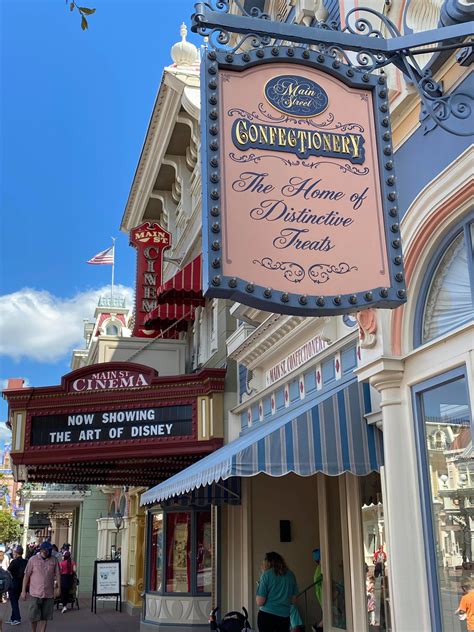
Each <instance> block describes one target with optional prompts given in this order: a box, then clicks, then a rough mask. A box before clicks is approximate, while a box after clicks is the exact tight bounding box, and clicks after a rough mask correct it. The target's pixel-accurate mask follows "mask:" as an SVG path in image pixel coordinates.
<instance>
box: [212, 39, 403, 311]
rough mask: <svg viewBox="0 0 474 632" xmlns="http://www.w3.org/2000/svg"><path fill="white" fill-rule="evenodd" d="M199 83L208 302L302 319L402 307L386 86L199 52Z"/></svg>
mask: <svg viewBox="0 0 474 632" xmlns="http://www.w3.org/2000/svg"><path fill="white" fill-rule="evenodd" d="M201 83H202V92H203V95H202V97H203V98H202V102H203V104H205V106H203V108H202V129H203V133H204V135H205V137H204V139H203V143H202V147H203V195H204V203H203V208H204V221H203V224H204V248H203V251H204V255H205V257H207V265H205V266H204V275H205V280H204V287H205V291H206V294H207V295H208V296H214V297H223V298H230V299H233V300H236V301H239V302H241V303H244V304H247V305H251V306H254V307H258V308H260V309H266V310H267V311H272V312H280V313H287V314H300V315H312V316H318V315H330V314H341V313H345V312H353V311H357V310H360V309H363V308H365V307H388V308H393V307H396V306H398V305H399V304H401V303H403V302H405V300H406V289H405V283H404V276H403V265H402V252H401V244H400V233H399V223H398V208H397V194H396V188H395V174H394V164H393V157H392V144H391V132H390V119H389V114H388V89H387V86H386V84H385V77H384V76H380V75H371V74H368V73H364V72H361V71H359V70H357V69H353V68H350V67H349V66H347V65H344V64H342V63H339V62H335V61H334V58H333V57H329V56H325V55H322V54H320V53H316V52H314V51H309V50H305V49H302V48H291V49H289V48H287V47H271V48H261V49H258V50H254V51H250V52H247V53H244V54H242V55H232V54H229V53H226V52H225V51H214V50H211V51H209V52H208V53H207V55H206V58H205V62H204V63H203V64H202V69H201ZM206 240H207V242H206ZM206 275H207V277H206Z"/></svg>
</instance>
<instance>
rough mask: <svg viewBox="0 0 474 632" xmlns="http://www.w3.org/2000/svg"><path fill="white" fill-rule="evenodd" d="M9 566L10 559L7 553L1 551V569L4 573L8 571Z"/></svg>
mask: <svg viewBox="0 0 474 632" xmlns="http://www.w3.org/2000/svg"><path fill="white" fill-rule="evenodd" d="M9 565H10V558H9V557H8V555H7V554H6V553H5V551H0V568H3V570H4V571H7V570H8V567H9Z"/></svg>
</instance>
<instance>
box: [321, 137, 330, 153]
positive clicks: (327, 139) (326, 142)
mask: <svg viewBox="0 0 474 632" xmlns="http://www.w3.org/2000/svg"><path fill="white" fill-rule="evenodd" d="M323 149H327V150H328V151H331V136H330V135H329V134H323Z"/></svg>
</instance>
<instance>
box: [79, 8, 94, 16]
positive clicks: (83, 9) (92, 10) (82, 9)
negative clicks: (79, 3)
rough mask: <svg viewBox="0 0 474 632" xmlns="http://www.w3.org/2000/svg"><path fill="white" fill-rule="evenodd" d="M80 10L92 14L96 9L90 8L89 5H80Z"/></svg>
mask: <svg viewBox="0 0 474 632" xmlns="http://www.w3.org/2000/svg"><path fill="white" fill-rule="evenodd" d="M79 11H80V12H81V13H83V14H84V15H92V14H93V13H95V9H88V8H87V7H79Z"/></svg>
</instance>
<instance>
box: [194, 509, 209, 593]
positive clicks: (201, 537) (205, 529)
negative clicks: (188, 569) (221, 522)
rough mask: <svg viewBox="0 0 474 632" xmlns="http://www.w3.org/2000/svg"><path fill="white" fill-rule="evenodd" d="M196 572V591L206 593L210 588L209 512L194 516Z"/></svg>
mask: <svg viewBox="0 0 474 632" xmlns="http://www.w3.org/2000/svg"><path fill="white" fill-rule="evenodd" d="M196 523H197V524H196V526H197V529H196V530H197V538H196V574H197V586H196V587H197V592H198V593H208V592H211V589H212V533H211V514H210V512H207V511H206V512H204V511H201V512H199V513H198V514H197V518H196Z"/></svg>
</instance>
